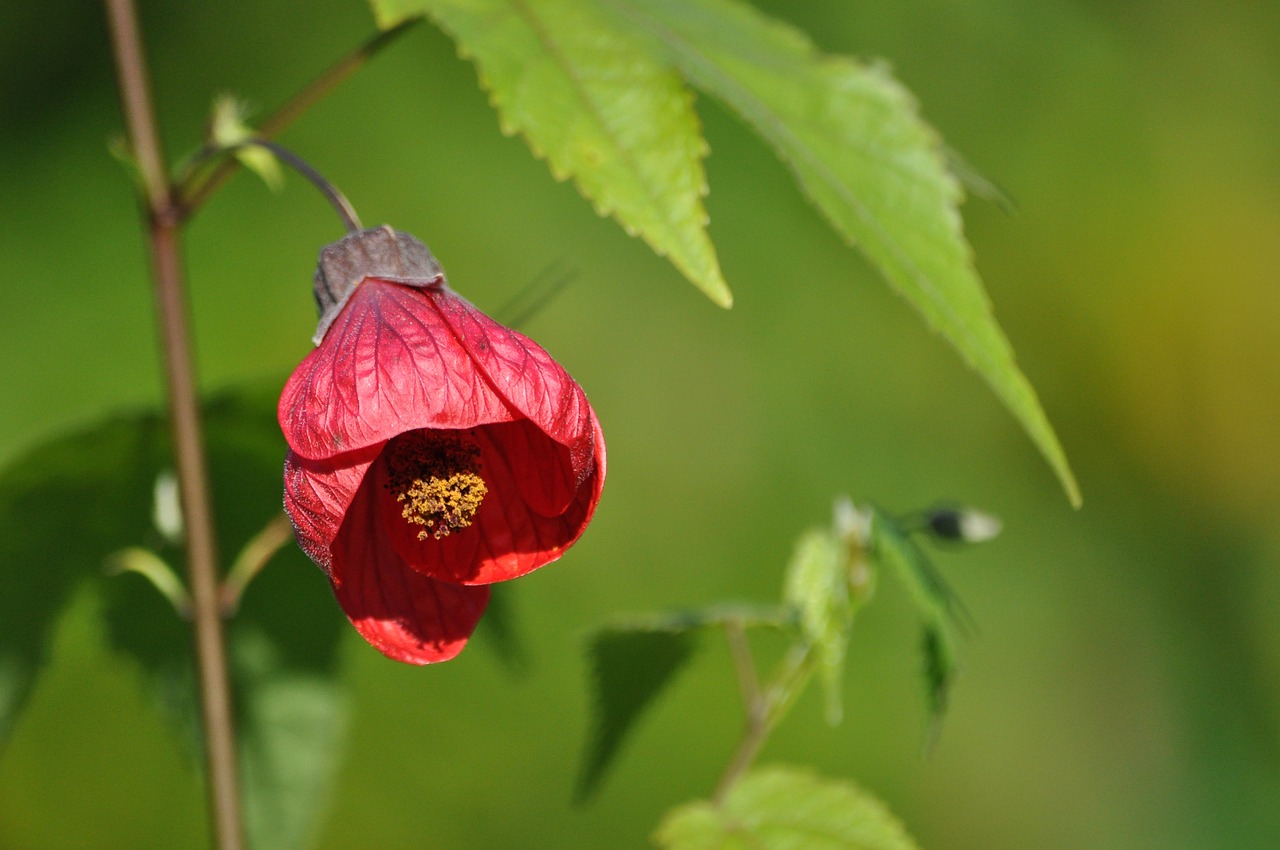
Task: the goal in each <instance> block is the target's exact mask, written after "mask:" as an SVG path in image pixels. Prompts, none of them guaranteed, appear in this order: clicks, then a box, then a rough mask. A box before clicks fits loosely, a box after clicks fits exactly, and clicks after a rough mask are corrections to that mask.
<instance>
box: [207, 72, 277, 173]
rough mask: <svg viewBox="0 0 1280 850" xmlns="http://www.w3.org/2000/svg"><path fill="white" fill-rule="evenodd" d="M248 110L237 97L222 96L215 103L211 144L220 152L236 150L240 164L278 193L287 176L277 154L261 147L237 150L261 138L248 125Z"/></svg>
mask: <svg viewBox="0 0 1280 850" xmlns="http://www.w3.org/2000/svg"><path fill="white" fill-rule="evenodd" d="M247 114H248V108H247V107H246V106H245V104H244V102H243V101H241V100H240V99H238V98H236V97H235V96H234V95H229V94H224V95H220V96H219V97H218V98H217V99H216V100H214V102H213V111H212V113H211V114H210V117H209V140H210V141H211V142H213V144H214V145H215V146H217V147H219V148H236V150H235V158H236V159H238V160H240V164H241V165H243V166H244V167H245V168H247V169H249V170H250V171H252V172H253V173H254V174H256V175H258V176H259V177H260V178H262V182H263V183H266V184H267V188H268V189H270V190H271V191H273V192H278V191H279V190H280V187H282V186H283V185H284V174H283V173H281V170H280V162H279V160H277V159H276V156H275V154H273V153H272V152H271V151H269V150H267V149H266V148H263V147H259V146H257V145H250V146H247V147H238V148H237V147H236V146H237V145H243V144H244V143H245V142H247V141H248V140H250V139H252V138H254V137H255V136H257V133H255V132H254V130H253V128H252V127H250V126H249V125H248V123H246V116H247Z"/></svg>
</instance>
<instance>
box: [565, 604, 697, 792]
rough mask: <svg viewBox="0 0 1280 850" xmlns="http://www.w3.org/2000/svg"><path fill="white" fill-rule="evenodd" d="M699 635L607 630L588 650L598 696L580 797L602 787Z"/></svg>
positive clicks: (594, 638) (593, 685) (580, 779)
mask: <svg viewBox="0 0 1280 850" xmlns="http://www.w3.org/2000/svg"><path fill="white" fill-rule="evenodd" d="M694 639H695V635H694V634H693V633H692V632H691V631H688V630H685V629H675V630H630V629H628V630H617V629H602V630H600V631H598V632H596V633H595V634H594V635H592V637H591V642H590V644H589V645H588V648H587V654H588V657H589V659H590V664H591V672H592V690H593V693H594V703H595V708H594V725H593V729H592V734H591V740H590V743H589V744H588V745H587V749H586V751H585V754H584V761H583V766H582V772H581V773H580V774H579V778H578V784H577V788H576V791H575V796H576V798H577V799H578V800H584V799H586V798H587V797H588V796H590V795H591V793H592V792H593V791H594V790H595V788H596V787H597V786H598V784H599V782H600V779H601V777H602V776H603V775H604V771H605V768H607V767H608V766H609V763H610V762H611V761H612V760H613V758H614V756H616V755H617V753H618V748H619V747H620V746H621V745H622V742H623V740H624V739H625V738H626V736H627V733H628V732H630V731H631V729H632V727H633V726H634V724H635V722H636V720H637V719H638V718H639V717H640V714H641V713H642V712H643V711H644V710H645V708H647V707H648V706H649V705H650V704H651V703H652V702H653V700H654V698H655V697H657V695H658V694H659V693H660V692H661V691H662V689H663V688H664V687H665V686H666V685H667V683H669V682H670V681H671V678H672V677H673V676H674V675H675V674H676V672H677V671H678V670H679V669H680V668H681V667H682V666H684V664H685V662H686V661H688V660H689V657H690V656H691V655H692V653H693V649H694Z"/></svg>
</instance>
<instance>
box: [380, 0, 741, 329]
mask: <svg viewBox="0 0 1280 850" xmlns="http://www.w3.org/2000/svg"><path fill="white" fill-rule="evenodd" d="M372 5H373V9H374V12H375V15H376V16H377V19H378V22H379V24H380V25H381V26H383V27H384V28H385V27H390V26H393V25H395V24H397V23H399V22H401V21H403V20H405V19H406V18H408V17H412V16H415V15H418V14H426V15H428V16H429V17H430V18H432V19H433V20H434V21H435V22H436V23H437V24H439V25H440V26H441V27H442V28H443V29H444V30H445V31H446V32H448V33H449V34H450V35H451V36H452V37H453V38H454V40H455V41H456V42H457V44H458V47H459V49H460V51H461V52H462V53H463V54H464V55H466V56H468V57H470V58H472V59H473V60H474V61H475V63H476V66H477V69H478V71H479V74H480V83H481V85H482V86H484V88H485V89H486V90H488V92H489V94H490V98H491V100H492V102H493V105H494V106H495V107H496V108H497V110H498V114H499V117H500V121H501V125H502V129H503V131H504V132H506V133H520V134H521V135H523V136H524V138H525V139H526V141H527V142H528V143H529V146H530V147H531V148H532V149H533V152H534V154H535V155H537V156H539V157H542V158H545V159H546V161H547V164H548V165H549V166H550V168H551V173H552V174H553V175H554V176H555V177H556V179H558V180H563V179H566V178H572V179H573V181H574V183H575V184H577V186H578V189H579V190H580V191H581V192H582V194H583V195H585V196H586V197H587V198H588V199H589V200H591V201H592V203H593V204H594V205H595V207H596V210H597V211H598V212H600V213H601V214H602V215H610V216H613V218H615V219H616V220H617V221H618V223H619V224H621V225H622V226H623V228H624V229H625V230H626V231H627V232H628V233H631V234H634V235H639V236H640V237H641V238H642V239H644V240H645V242H647V243H648V244H649V245H650V247H652V248H653V250H654V251H656V252H657V253H658V254H659V255H661V256H666V257H667V258H668V259H670V260H671V262H672V264H673V265H675V267H676V268H677V269H679V270H680V271H681V272H682V273H683V274H684V275H685V276H686V277H687V278H689V280H690V281H692V282H693V283H694V284H695V285H696V286H697V287H698V288H699V289H701V290H702V291H703V292H704V293H706V295H707V296H708V297H709V298H711V300H712V301H714V302H715V303H717V304H719V305H721V306H724V307H727V306H729V304H730V303H731V302H732V296H731V295H730V293H729V287H728V285H727V284H726V283H725V281H724V277H723V275H722V274H721V271H720V266H719V262H718V261H717V259H716V255H715V248H714V247H713V246H712V244H711V239H710V237H709V236H708V235H707V232H706V223H707V215H706V211H705V209H704V207H703V204H702V198H703V196H704V195H705V194H706V191H707V187H706V175H705V173H704V171H703V167H702V158H703V157H704V156H705V155H706V151H707V148H706V143H705V141H704V140H703V138H702V133H701V129H700V127H699V124H698V119H697V116H696V114H695V113H694V111H693V103H692V95H691V93H690V92H689V91H688V89H687V88H686V87H685V86H684V84H683V83H682V82H681V80H680V77H679V75H678V74H676V73H675V72H674V71H673V70H671V68H670V67H668V66H667V65H666V64H665V63H664V62H662V61H661V60H660V59H658V58H657V57H656V56H654V55H653V51H652V45H651V42H649V40H647V39H644V38H641V37H639V36H638V35H636V34H634V33H631V32H630V31H628V30H627V29H626V28H621V29H620V28H618V27H616V26H614V25H613V21H612V19H611V18H609V17H608V16H605V15H603V14H601V11H600V9H599V8H598V4H597V3H595V2H592V1H591V0H538V2H536V3H534V2H529V0H372Z"/></svg>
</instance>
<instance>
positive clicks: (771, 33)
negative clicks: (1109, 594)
mask: <svg viewBox="0 0 1280 850" xmlns="http://www.w3.org/2000/svg"><path fill="white" fill-rule="evenodd" d="M604 2H605V5H606V6H607V7H609V8H611V9H613V10H614V11H615V12H616V13H618V14H619V15H620V16H621V18H623V19H625V20H626V21H629V22H631V23H632V24H634V25H636V26H638V27H639V28H641V29H643V30H644V31H646V32H648V33H649V34H650V36H651V37H652V38H653V39H654V40H655V42H656V43H659V44H661V45H662V47H663V48H664V49H665V51H666V53H667V56H668V57H669V60H670V61H671V62H672V63H674V64H675V65H676V66H677V67H678V68H679V69H680V71H681V72H682V73H683V74H684V75H685V77H686V78H688V79H689V80H690V81H691V82H692V83H693V84H694V85H696V86H698V87H699V88H701V89H702V90H703V91H706V92H707V93H709V94H711V95H713V96H714V97H716V98H718V99H720V100H722V101H723V102H724V103H725V104H727V105H728V106H729V108H731V109H732V110H733V111H735V112H737V113H738V114H739V115H740V116H742V118H743V119H744V120H745V121H746V122H747V123H748V124H750V125H751V127H752V128H753V129H754V130H755V131H756V132H757V133H759V134H760V136H761V137H762V138H764V139H765V140H766V141H767V142H768V143H769V144H770V145H771V146H772V147H773V148H774V150H775V151H776V152H777V154H778V155H779V156H780V157H781V158H782V160H783V161H784V162H785V163H786V164H787V165H788V166H789V167H790V168H791V170H792V172H793V173H794V174H795V176H796V179H797V180H798V181H799V183H800V186H801V188H802V189H803V190H804V192H805V193H806V194H807V195H808V196H809V198H810V199H811V200H812V201H813V203H814V204H815V205H816V206H817V207H818V209H819V210H821V211H822V213H823V214H824V215H825V216H826V217H827V219H828V221H830V223H831V225H832V226H833V227H834V228H835V229H836V231H837V232H839V233H840V234H841V235H842V236H843V237H844V238H845V239H846V240H848V241H849V242H850V243H851V244H855V245H858V246H860V247H861V249H862V251H863V252H864V253H865V254H866V255H867V256H868V257H869V258H870V259H871V261H872V262H873V263H874V264H875V265H876V266H877V267H878V268H879V269H880V270H881V272H882V273H883V274H884V275H885V277H887V278H888V279H889V281H890V282H891V283H892V284H893V285H894V287H895V288H896V289H897V290H898V291H899V292H900V293H902V295H903V296H904V297H905V298H906V299H907V300H908V301H909V302H910V303H911V304H912V305H913V306H914V307H915V308H916V309H917V310H919V311H920V313H921V314H922V315H923V316H924V318H925V319H926V321H927V322H928V323H929V325H930V326H931V327H932V328H934V329H935V330H936V331H938V332H939V333H940V334H942V335H943V337H945V338H946V339H947V340H948V342H950V343H951V344H952V345H953V346H954V347H955V348H956V349H957V350H958V351H959V352H960V354H961V355H962V356H963V357H964V359H965V360H966V361H967V362H968V363H969V364H970V366H972V367H973V368H974V369H975V370H977V372H978V373H979V374H980V375H981V376H982V377H983V378H984V379H985V380H986V381H987V382H988V383H989V384H990V385H991V387H992V388H993V389H994V390H995V392H996V395H998V396H999V397H1000V399H1001V400H1002V401H1003V402H1004V404H1005V406H1006V407H1007V408H1008V409H1009V410H1010V411H1011V412H1012V413H1013V415H1014V416H1015V417H1016V418H1017V419H1018V421H1019V422H1020V423H1021V424H1022V426H1023V428H1024V429H1026V431H1027V433H1028V434H1029V435H1030V436H1031V439H1032V440H1033V441H1034V442H1035V444H1036V446H1037V447H1038V448H1039V449H1040V451H1041V453H1042V454H1043V455H1044V456H1045V458H1046V459H1047V460H1048V462H1049V464H1050V466H1052V467H1053V469H1054V471H1055V472H1056V473H1057V475H1058V478H1059V479H1060V480H1061V482H1062V485H1063V487H1064V488H1065V489H1066V491H1067V495H1068V497H1069V498H1070V499H1071V502H1072V504H1076V505H1078V504H1079V502H1080V495H1079V489H1078V487H1077V485H1076V482H1075V478H1074V477H1073V475H1072V473H1071V469H1070V467H1069V466H1068V464H1067V460H1066V456H1065V455H1064V453H1063V451H1062V448H1061V446H1060V445H1059V444H1058V439H1057V437H1056V436H1055V434H1054V432H1053V429H1052V427H1051V426H1050V425H1049V422H1048V419H1047V418H1046V417H1045V415H1044V411H1043V410H1042V409H1041V407H1040V403H1039V401H1038V400H1037V398H1036V395H1035V391H1034V390H1033V389H1032V388H1031V384H1030V383H1029V382H1028V381H1027V379H1026V377H1025V376H1024V375H1023V374H1022V372H1021V371H1020V370H1019V369H1018V366H1017V364H1016V363H1015V361H1014V355H1013V349H1012V348H1011V346H1010V345H1009V342H1008V340H1007V339H1006V338H1005V336H1004V333H1003V332H1002V331H1001V330H1000V327H999V325H997V324H996V321H995V318H994V316H993V315H992V311H991V305H990V303H989V301H988V299H987V296H986V293H985V291H984V290H983V288H982V283H981V281H980V280H979V279H978V275H977V272H976V271H975V270H974V267H973V259H972V256H971V253H970V249H969V246H968V244H967V243H966V241H965V239H964V235H963V232H962V226H961V219H960V214H959V209H958V206H959V203H960V201H961V199H962V190H961V187H960V185H959V183H958V182H957V181H956V180H955V179H954V177H953V176H952V175H951V174H950V173H949V172H948V170H947V163H946V155H945V152H944V150H943V148H942V145H941V142H940V140H939V138H938V136H937V134H936V133H935V132H934V131H933V129H932V128H930V127H929V126H928V125H927V124H926V123H925V122H924V121H923V120H922V119H921V118H920V116H919V114H918V110H917V107H916V104H915V101H914V99H913V98H912V97H911V94H910V93H909V92H908V91H907V90H906V89H905V88H904V87H903V86H902V85H900V84H899V83H898V82H897V81H896V80H894V79H893V77H892V76H891V75H890V74H889V72H888V71H887V70H886V69H885V68H883V67H880V66H877V65H865V64H862V63H859V62H856V61H854V60H852V59H849V58H845V57H839V56H827V55H823V54H821V53H820V52H819V51H818V50H817V49H816V48H815V47H814V46H813V44H812V43H811V42H810V41H809V39H808V38H807V37H806V36H805V35H804V34H803V33H801V32H800V31H798V30H796V29H794V28H792V27H790V26H788V25H786V24H783V23H781V22H779V21H776V20H773V19H771V18H769V17H766V16H765V15H763V14H761V13H759V12H757V11H756V10H755V9H753V8H751V7H750V6H749V5H747V4H745V3H741V2H737V1H736V0H604Z"/></svg>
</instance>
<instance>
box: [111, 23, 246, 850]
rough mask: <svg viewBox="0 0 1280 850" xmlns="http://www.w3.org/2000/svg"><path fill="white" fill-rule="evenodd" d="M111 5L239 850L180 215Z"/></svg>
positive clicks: (230, 835)
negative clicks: (139, 178) (144, 217)
mask: <svg viewBox="0 0 1280 850" xmlns="http://www.w3.org/2000/svg"><path fill="white" fill-rule="evenodd" d="M105 2H106V10H107V18H108V21H109V23H110V31H111V42H112V48H113V52H114V54H115V60H116V68H117V76H118V78H119V84H120V96H121V101H122V105H123V109H124V114H125V120H126V122H127V124H128V128H129V140H130V146H131V147H132V150H133V154H134V156H135V157H136V158H137V162H138V169H139V173H140V175H141V179H142V184H143V185H142V191H143V195H144V198H145V202H146V210H145V215H146V224H147V245H148V251H149V253H150V258H151V271H152V279H153V282H154V285H155V297H156V314H157V321H158V324H159V329H160V340H161V346H162V351H163V359H164V367H165V368H164V371H165V380H166V384H167V389H168V398H169V415H170V421H171V425H172V429H173V449H174V461H175V466H176V469H177V472H178V485H179V492H180V495H181V501H182V508H183V519H184V521H185V528H186V540H187V552H186V554H187V570H188V581H189V583H190V592H191V599H192V629H193V631H194V639H195V652H196V665H197V668H198V678H199V683H200V702H201V717H202V721H203V722H202V727H203V732H204V738H205V756H206V759H205V764H206V770H207V774H208V793H209V801H210V810H211V817H212V821H213V834H214V846H215V847H217V848H218V850H242V848H243V847H244V839H243V831H242V826H241V819H240V797H239V789H238V777H237V770H236V750H235V733H234V728H233V725H232V714H231V695H230V685H229V682H228V678H227V660H226V650H225V645H224V641H223V635H222V620H221V617H220V616H219V611H218V588H217V583H218V575H217V563H218V555H217V546H216V540H215V537H214V530H213V512H212V504H211V500H210V497H209V477H208V470H207V468H206V461H205V456H204V440H203V435H202V433H201V430H202V429H201V424H200V407H199V399H198V396H197V392H196V380H195V368H194V359H193V356H192V351H191V344H190V330H189V323H188V311H187V303H186V292H185V287H184V276H183V270H182V258H181V254H180V233H179V227H180V223H181V215H180V212H179V207H178V205H177V204H176V203H175V200H174V192H173V190H172V186H171V185H170V183H169V180H168V178H167V176H166V167H165V160H164V152H163V148H162V146H161V142H160V136H159V133H158V131H157V129H156V120H155V110H154V107H153V105H152V101H151V92H150V83H149V81H148V78H147V67H146V60H145V59H144V56H143V51H142V44H141V38H140V35H139V32H138V22H137V12H136V10H135V8H134V5H133V2H132V0H105Z"/></svg>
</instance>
